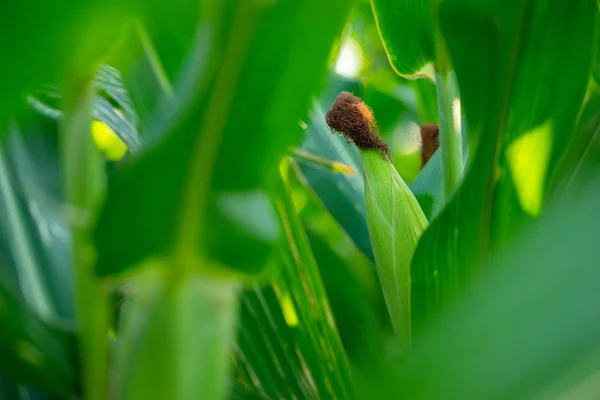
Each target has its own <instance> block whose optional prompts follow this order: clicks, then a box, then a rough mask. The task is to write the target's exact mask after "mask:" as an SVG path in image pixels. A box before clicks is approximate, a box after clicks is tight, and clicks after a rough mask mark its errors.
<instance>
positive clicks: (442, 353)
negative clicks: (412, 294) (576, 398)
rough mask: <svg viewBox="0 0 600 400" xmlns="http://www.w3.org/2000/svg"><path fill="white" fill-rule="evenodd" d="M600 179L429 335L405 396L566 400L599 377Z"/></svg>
mask: <svg viewBox="0 0 600 400" xmlns="http://www.w3.org/2000/svg"><path fill="white" fill-rule="evenodd" d="M598 177H599V176H598V174H597V173H596V174H595V175H593V176H591V177H590V179H587V181H586V182H587V184H586V185H584V188H583V189H577V190H574V191H571V193H570V194H569V196H568V197H567V198H564V199H562V200H561V201H560V202H555V204H553V206H552V207H549V209H548V210H547V212H546V213H545V215H544V216H542V218H541V220H540V221H539V223H537V224H536V226H535V227H533V228H532V229H527V230H526V232H524V233H523V235H519V237H518V238H515V239H514V240H513V241H511V244H510V245H509V246H507V247H506V249H505V251H504V252H503V253H502V254H501V255H500V256H499V257H498V258H497V259H496V260H494V261H493V263H494V266H493V268H488V269H487V270H488V273H486V274H484V275H483V276H481V277H479V279H477V280H476V281H475V282H474V284H473V285H472V286H471V287H470V288H469V289H468V291H467V293H466V294H465V296H464V298H463V299H461V300H460V301H459V302H457V303H456V304H455V306H453V307H452V309H451V310H449V312H448V313H447V314H446V315H444V317H443V318H441V319H440V321H439V322H437V323H435V324H432V325H431V326H430V329H428V331H427V333H426V334H425V335H424V336H423V338H422V341H421V343H420V345H419V346H417V348H416V349H415V354H414V358H413V359H412V360H411V362H409V363H408V364H407V368H406V371H405V372H404V374H403V376H402V379H400V380H398V381H397V384H398V388H402V390H403V392H404V391H405V392H404V393H406V395H407V396H408V397H410V398H415V399H431V398H485V399H506V398H559V397H560V398H562V396H561V395H564V394H566V389H569V388H571V387H573V385H574V384H576V383H579V382H581V381H584V380H585V379H586V378H587V377H588V376H589V375H591V373H596V372H597V371H598V370H599V369H600V357H599V355H600V353H599V350H600V342H599V341H598V336H599V335H600V309H599V308H598V307H597V304H598V303H599V302H600V292H599V291H598V282H599V281H600V269H598V262H597V252H596V247H597V246H596V244H595V243H596V241H597V239H596V238H597V237H598V235H600V232H599V227H600V225H598V219H597V218H590V217H591V216H595V215H597V212H596V209H597V205H598V202H599V201H600V186H598V184H597V182H598ZM592 379H594V378H593V377H592ZM595 379H597V378H595ZM536 395H537V397H536ZM597 395H598V391H597V389H596V392H595V393H594V394H588V396H587V397H588V398H593V397H597Z"/></svg>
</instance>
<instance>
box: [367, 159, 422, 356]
mask: <svg viewBox="0 0 600 400" xmlns="http://www.w3.org/2000/svg"><path fill="white" fill-rule="evenodd" d="M361 162H362V166H363V174H364V179H365V201H366V207H367V224H368V227H369V237H370V239H371V245H372V246H373V253H374V255H375V264H376V266H377V272H378V274H379V280H380V282H381V286H382V289H383V295H384V297H385V300H386V303H387V306H388V311H389V313H390V317H391V320H392V324H393V325H394V329H395V331H396V333H397V334H398V336H399V338H400V341H401V345H402V346H403V351H405V352H406V351H408V349H409V347H410V343H411V327H410V309H411V302H410V292H411V289H410V288H411V282H410V263H411V261H412V257H413V254H414V251H415V249H416V247H417V243H418V241H419V238H420V236H421V234H422V232H423V231H424V230H425V228H426V227H427V219H426V218H425V215H424V214H423V211H422V210H421V207H420V206H419V203H418V202H417V200H416V199H415V197H414V195H413V194H412V192H411V191H410V189H409V188H408V186H407V185H406V184H405V183H404V181H403V180H402V178H401V177H400V175H398V173H397V172H396V169H395V168H394V166H393V165H392V163H391V162H390V161H389V160H388V159H387V158H386V157H385V156H384V155H382V154H381V152H380V151H378V150H374V149H369V150H362V151H361Z"/></svg>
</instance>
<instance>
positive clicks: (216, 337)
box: [113, 263, 239, 400]
mask: <svg viewBox="0 0 600 400" xmlns="http://www.w3.org/2000/svg"><path fill="white" fill-rule="evenodd" d="M152 266H153V268H149V270H148V271H146V273H144V274H141V275H139V276H137V277H136V278H135V279H133V280H132V284H131V285H132V290H133V291H134V295H133V300H131V303H130V304H128V308H127V309H126V310H125V313H126V314H125V316H124V321H125V322H124V327H123V332H122V335H121V336H120V338H119V349H120V351H119V353H118V361H117V371H118V375H117V376H118V382H117V385H116V393H115V394H113V396H115V397H117V398H120V399H123V400H127V399H148V398H177V399H197V398H200V397H206V398H211V399H223V398H225V397H226V394H227V391H228V387H227V385H223V382H227V381H228V371H229V366H228V364H229V347H230V346H231V344H232V343H233V342H234V340H235V339H234V333H235V326H236V324H237V297H238V292H239V284H238V283H237V282H236V281H235V280H231V279H219V278H216V279H212V278H207V277H206V276H199V275H194V276H190V277H188V279H187V280H185V281H181V282H177V283H175V284H173V283H170V282H169V283H168V284H166V283H167V282H168V280H167V279H165V276H164V275H163V273H164V266H162V265H160V264H158V263H153V265H152ZM198 358H199V359H198ZM157 363H160V365H161V367H160V368H157Z"/></svg>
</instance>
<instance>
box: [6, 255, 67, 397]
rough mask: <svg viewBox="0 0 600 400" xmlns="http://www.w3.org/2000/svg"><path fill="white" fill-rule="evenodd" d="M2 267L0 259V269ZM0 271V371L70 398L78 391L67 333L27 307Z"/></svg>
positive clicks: (20, 380) (15, 378)
mask: <svg viewBox="0 0 600 400" xmlns="http://www.w3.org/2000/svg"><path fill="white" fill-rule="evenodd" d="M4 271H5V265H3V263H2V260H1V259H0V273H2V272H4ZM11 289H12V288H11V287H10V286H9V285H8V284H7V282H6V280H5V279H4V277H3V276H1V275H0V307H1V308H0V311H1V312H0V332H2V333H1V334H0V357H1V359H2V362H1V363H0V374H2V375H5V376H7V377H9V378H11V379H13V380H15V381H19V382H26V383H28V384H32V385H35V386H37V387H39V388H42V389H44V390H47V391H48V392H49V393H51V394H53V395H56V396H60V397H61V398H69V397H72V396H74V395H75V393H76V392H77V383H76V372H75V368H74V358H73V357H74V354H72V352H71V349H70V348H69V343H68V341H67V340H66V335H62V334H60V333H59V332H58V331H55V330H53V329H52V328H50V327H49V326H48V324H47V323H45V322H44V321H43V320H41V319H40V318H39V317H38V316H37V315H35V313H32V312H31V311H29V309H28V307H27V306H26V305H25V304H23V302H22V300H21V299H20V298H19V297H18V296H17V295H16V294H15V292H14V291H13V290H11Z"/></svg>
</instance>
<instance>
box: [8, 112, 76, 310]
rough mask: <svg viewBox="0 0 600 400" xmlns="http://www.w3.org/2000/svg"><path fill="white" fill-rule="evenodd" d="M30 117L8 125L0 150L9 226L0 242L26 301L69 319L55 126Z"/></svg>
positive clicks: (67, 242) (68, 253)
mask: <svg viewBox="0 0 600 400" xmlns="http://www.w3.org/2000/svg"><path fill="white" fill-rule="evenodd" d="M31 114H32V113H28V114H27V116H28V118H23V120H24V121H22V122H21V121H19V122H15V123H13V124H12V128H11V130H10V132H9V134H8V135H7V136H6V138H5V140H4V143H2V148H1V150H0V152H3V153H4V154H5V159H4V161H5V162H4V163H3V169H4V168H5V169H4V173H5V174H6V175H5V177H6V178H7V181H6V186H4V185H2V187H3V188H4V189H5V191H4V192H3V195H2V196H0V197H1V198H2V200H0V204H3V206H4V208H3V211H2V212H0V213H1V214H4V215H6V217H2V218H0V219H2V220H3V221H12V222H11V223H7V224H6V225H5V226H4V227H5V228H6V230H5V232H3V234H2V235H0V242H1V243H6V247H7V250H6V254H7V255H11V258H12V260H13V261H12V262H10V263H9V264H11V265H13V266H14V269H15V273H16V276H18V281H19V282H20V288H21V291H22V293H23V294H24V295H25V296H26V298H28V297H30V296H38V295H42V296H44V294H45V295H46V296H47V299H46V301H48V302H49V303H48V304H47V305H45V306H42V307H50V308H51V309H52V310H53V312H52V316H53V317H57V316H58V317H62V318H72V317H73V297H72V295H73V292H72V285H73V281H72V273H71V261H70V257H71V249H70V238H69V236H68V232H67V225H66V220H65V218H64V216H63V213H62V212H63V209H62V206H61V200H62V193H61V189H62V187H61V184H60V171H59V159H58V149H57V143H56V123H55V121H53V120H47V119H45V118H43V117H38V116H32V115H31ZM9 205H10V208H8V206H9ZM19 221H20V222H19ZM15 223H18V224H19V227H17V226H16V225H14V224H15ZM23 252H25V253H23ZM31 273H34V274H35V276H37V278H33V277H32V276H30V275H29V274H31ZM31 279H36V280H39V282H38V285H41V286H42V288H41V290H39V291H38V292H35V291H34V288H35V287H36V286H35V285H36V284H34V283H33V282H32V281H31Z"/></svg>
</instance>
